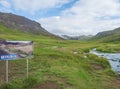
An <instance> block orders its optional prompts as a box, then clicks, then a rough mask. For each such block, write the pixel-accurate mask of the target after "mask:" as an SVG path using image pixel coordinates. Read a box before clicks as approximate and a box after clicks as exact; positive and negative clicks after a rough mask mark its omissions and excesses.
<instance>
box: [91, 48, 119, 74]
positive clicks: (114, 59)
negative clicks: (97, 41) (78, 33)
mask: <svg viewBox="0 0 120 89" xmlns="http://www.w3.org/2000/svg"><path fill="white" fill-rule="evenodd" d="M90 53H92V54H95V55H97V56H100V57H104V58H106V59H108V61H109V63H110V65H111V67H112V69H113V70H114V71H115V72H117V73H119V74H120V53H103V52H99V51H96V49H95V48H94V49H91V50H90Z"/></svg>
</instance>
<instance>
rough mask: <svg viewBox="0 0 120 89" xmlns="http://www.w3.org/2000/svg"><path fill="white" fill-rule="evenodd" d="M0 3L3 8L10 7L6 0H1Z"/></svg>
mask: <svg viewBox="0 0 120 89" xmlns="http://www.w3.org/2000/svg"><path fill="white" fill-rule="evenodd" d="M0 4H1V5H2V6H3V7H5V8H10V7H11V4H10V3H9V2H7V1H6V0H1V1H0Z"/></svg>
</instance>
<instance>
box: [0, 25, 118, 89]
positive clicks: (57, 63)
mask: <svg viewBox="0 0 120 89" xmlns="http://www.w3.org/2000/svg"><path fill="white" fill-rule="evenodd" d="M0 39H5V40H33V41H34V58H33V59H29V78H28V79H26V60H11V61H9V83H7V84H6V83H5V82H1V81H2V79H1V78H4V77H5V72H4V69H5V61H0V80H1V81H0V83H2V85H1V84H0V85H1V87H0V89H119V88H120V84H119V83H120V80H118V79H117V78H119V77H118V75H117V74H115V73H114V72H113V71H112V70H111V68H110V65H109V63H108V61H107V60H106V59H104V58H100V57H97V56H95V55H93V54H88V51H89V49H90V48H94V47H96V46H102V45H104V44H102V43H101V44H100V43H96V42H80V41H69V40H68V41H66V40H61V39H56V38H55V37H51V36H45V35H36V34H32V33H24V32H23V31H20V30H17V29H16V30H12V29H10V28H7V27H5V26H4V25H1V24H0Z"/></svg>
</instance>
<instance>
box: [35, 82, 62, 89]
mask: <svg viewBox="0 0 120 89" xmlns="http://www.w3.org/2000/svg"><path fill="white" fill-rule="evenodd" d="M33 89H61V88H60V87H59V85H58V84H57V83H55V82H50V81H46V82H44V83H42V84H40V85H37V86H36V87H34V88H33Z"/></svg>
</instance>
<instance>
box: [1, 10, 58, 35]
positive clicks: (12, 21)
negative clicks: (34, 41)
mask: <svg viewBox="0 0 120 89" xmlns="http://www.w3.org/2000/svg"><path fill="white" fill-rule="evenodd" d="M0 24H3V25H4V26H5V27H7V28H10V29H11V30H15V29H17V30H20V31H22V32H25V33H33V34H42V35H48V36H55V35H53V34H51V33H49V32H48V31H47V30H45V29H44V28H43V27H42V26H41V24H39V23H37V22H35V21H32V20H30V19H28V18H25V17H23V16H18V15H14V14H12V13H2V12H0ZM56 37H57V36H56Z"/></svg>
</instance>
